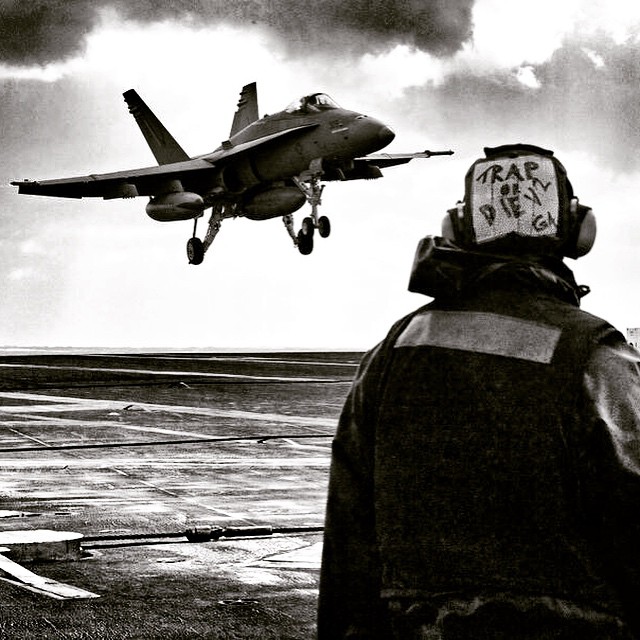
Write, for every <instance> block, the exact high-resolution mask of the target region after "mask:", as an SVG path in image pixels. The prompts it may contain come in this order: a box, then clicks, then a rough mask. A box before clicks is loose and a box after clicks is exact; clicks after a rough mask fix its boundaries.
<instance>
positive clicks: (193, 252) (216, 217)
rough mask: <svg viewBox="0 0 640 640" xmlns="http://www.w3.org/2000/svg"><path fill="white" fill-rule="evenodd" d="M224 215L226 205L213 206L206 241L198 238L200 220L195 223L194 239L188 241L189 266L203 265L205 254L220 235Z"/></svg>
mask: <svg viewBox="0 0 640 640" xmlns="http://www.w3.org/2000/svg"><path fill="white" fill-rule="evenodd" d="M224 213H225V208H224V205H220V204H218V205H214V206H213V210H212V212H211V217H210V218H209V226H208V227H207V233H206V235H205V237H204V241H203V240H200V238H198V237H197V236H196V228H197V226H198V218H196V219H195V220H194V221H193V237H191V238H189V240H188V241H187V258H188V259H189V264H202V261H203V260H204V254H205V253H206V252H207V249H208V248H209V247H210V246H211V243H212V242H213V240H214V238H215V237H216V236H217V235H218V231H220V226H221V225H222V220H223V219H224V217H225V215H224Z"/></svg>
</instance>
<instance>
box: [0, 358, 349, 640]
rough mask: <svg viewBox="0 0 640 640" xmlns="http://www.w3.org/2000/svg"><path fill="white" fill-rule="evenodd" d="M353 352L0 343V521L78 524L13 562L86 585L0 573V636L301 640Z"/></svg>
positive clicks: (307, 634) (309, 630)
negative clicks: (46, 586)
mask: <svg viewBox="0 0 640 640" xmlns="http://www.w3.org/2000/svg"><path fill="white" fill-rule="evenodd" d="M359 358H360V354H349V353H338V354H328V353H322V354H318V353H311V354H300V353H296V354H293V353H287V354H262V355H260V354H258V355H250V354H246V355H229V354H224V355H215V354H211V355H197V356H194V355H193V354H186V355H179V354H171V355H164V356H163V355H153V356H144V355H135V356H113V355H109V356H62V355H61V356H30V357H17V356H16V357H7V356H5V357H2V358H0V427H1V428H0V497H1V500H0V516H2V517H0V531H10V530H11V531H14V530H22V529H51V530H56V531H72V532H78V533H81V534H82V535H83V536H85V541H83V545H82V547H83V549H84V550H85V552H86V557H85V558H84V559H82V560H79V561H75V562H59V561H58V562H47V563H44V562H37V563H29V569H31V571H34V572H35V573H37V574H38V575H41V576H44V577H47V578H51V579H54V580H58V581H61V582H64V583H67V584H72V585H74V586H77V587H80V588H82V589H85V590H88V591H90V592H92V593H95V594H98V595H99V596H100V597H99V598H96V599H84V600H55V599H52V598H49V597H47V596H44V595H41V594H36V593H32V592H30V591H28V590H26V589H24V588H21V587H18V586H15V585H12V584H9V583H7V582H4V581H0V593H2V597H1V599H0V602H1V604H0V637H3V638H30V637H32V638H43V637H46V638H220V639H222V640H223V639H226V638H229V639H231V638H283V639H285V638H292V639H293V638H300V639H306V640H308V639H309V638H312V637H313V635H314V627H315V606H316V597H317V586H318V573H319V571H318V569H319V554H320V548H321V540H322V537H321V533H319V532H317V531H314V530H317V529H318V528H321V527H322V525H323V520H324V503H325V498H326V486H327V479H328V469H329V451H330V443H331V436H332V434H333V432H334V430H335V426H336V422H337V417H338V415H339V412H340V409H341V407H342V403H343V402H344V399H345V397H346V394H347V392H348V389H349V385H350V381H351V379H352V377H353V375H354V373H355V369H356V366H357V363H358V361H359ZM258 527H275V528H276V531H277V530H278V529H284V530H285V533H274V534H271V535H262V536H258V535H254V533H256V532H258V529H257V528H258ZM194 528H195V529H197V530H199V531H205V532H206V531H208V528H212V529H213V530H218V529H222V530H226V531H227V532H230V535H231V533H232V532H234V531H235V534H233V535H234V536H236V537H228V538H227V537H222V538H220V539H219V540H217V541H210V542H198V543H194V542H189V541H188V540H187V538H185V537H183V536H182V535H181V534H182V533H183V532H185V531H187V530H189V529H194ZM239 529H241V531H240V533H238V530H239ZM292 530H295V531H294V532H291V531H292ZM245 531H246V533H247V535H241V534H242V533H243V532H245ZM137 536H145V537H143V538H140V539H137ZM159 536H166V537H165V538H163V539H158V537H159ZM0 576H1V574H0ZM5 577H7V576H5Z"/></svg>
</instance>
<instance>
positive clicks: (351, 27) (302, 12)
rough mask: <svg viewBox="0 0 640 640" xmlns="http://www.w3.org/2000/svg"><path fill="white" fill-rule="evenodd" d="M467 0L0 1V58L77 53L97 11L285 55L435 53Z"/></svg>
mask: <svg viewBox="0 0 640 640" xmlns="http://www.w3.org/2000/svg"><path fill="white" fill-rule="evenodd" d="M473 2H474V0H324V1H323V2H319V3H315V4H314V3H309V2H307V1H305V0H236V1H234V2H230V1H229V0H138V1H137V2H129V1H128V0H98V1H96V0H30V1H29V2H24V1H23V0H0V60H1V61H4V62H5V63H9V64H14V65H31V64H46V63H48V62H52V61H57V60H61V59H64V58H67V57H69V56H71V55H74V54H76V53H78V52H80V51H81V50H82V48H83V46H84V38H85V36H86V35H87V34H88V33H90V32H91V30H92V29H93V28H94V27H95V26H96V24H97V23H98V21H99V19H100V18H99V10H100V9H112V10H115V11H116V12H117V13H118V14H120V15H121V16H123V17H125V18H128V19H130V20H135V21H139V22H154V21H160V20H165V19H171V20H180V21H182V20H185V21H190V22H191V23H193V24H202V23H210V24H215V23H220V22H224V23H227V24H235V25H238V24H242V25H246V26H248V27H249V28H265V29H267V30H269V31H270V32H272V33H275V34H276V35H277V36H278V37H279V39H280V41H281V43H282V45H283V46H284V47H286V48H288V49H289V50H290V51H291V52H295V53H300V52H302V51H303V50H304V51H311V52H334V53H342V54H345V53H363V52H366V51H372V50H373V51H376V50H380V49H382V48H384V47H388V46H390V45H394V44H398V43H401V44H408V45H412V46H415V47H417V48H419V49H422V50H424V51H428V52H430V53H434V54H436V55H447V54H451V53H454V52H455V51H457V50H458V49H459V48H460V47H461V45H462V43H463V42H464V41H465V40H467V39H469V38H470V36H471V30H472V24H471V9H472V6H473Z"/></svg>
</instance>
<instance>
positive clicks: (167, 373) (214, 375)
mask: <svg viewBox="0 0 640 640" xmlns="http://www.w3.org/2000/svg"><path fill="white" fill-rule="evenodd" d="M0 367H4V368H7V369H8V368H14V369H50V370H58V371H59V370H67V371H93V372H100V373H135V374H138V375H140V374H143V375H152V376H172V377H183V378H184V377H187V378H189V377H192V378H233V379H234V380H265V381H269V382H333V381H334V380H335V379H334V378H307V377H291V376H252V375H246V374H241V373H213V372H210V371H158V370H154V369H116V368H112V367H73V366H68V365H67V366H65V365H50V364H7V363H0Z"/></svg>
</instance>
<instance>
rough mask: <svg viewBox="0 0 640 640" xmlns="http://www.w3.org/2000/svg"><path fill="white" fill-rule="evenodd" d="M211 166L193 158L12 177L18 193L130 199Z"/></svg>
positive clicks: (197, 173) (206, 169)
mask: <svg viewBox="0 0 640 640" xmlns="http://www.w3.org/2000/svg"><path fill="white" fill-rule="evenodd" d="M212 169H213V167H212V165H211V163H210V162H207V161H206V160H202V159H200V158H196V159H193V160H186V161H185V162H175V163H172V164H164V165H159V166H155V167H144V168H142V169H132V170H130V171H116V172H115V173H102V174H91V175H88V176H78V177H75V178H61V179H56V180H16V181H14V182H12V183H11V184H12V185H14V186H16V187H18V193H26V194H31V195H36V196H56V197H58V198H99V197H101V198H104V199H105V200H109V199H111V198H132V197H135V196H151V195H155V194H157V193H162V188H163V185H166V184H167V182H169V181H170V180H182V179H184V178H187V179H188V180H194V179H197V178H201V177H202V174H205V173H208V172H210V171H211V170H212Z"/></svg>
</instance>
